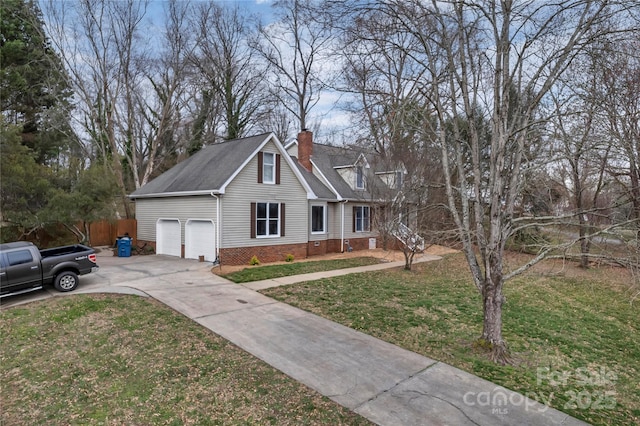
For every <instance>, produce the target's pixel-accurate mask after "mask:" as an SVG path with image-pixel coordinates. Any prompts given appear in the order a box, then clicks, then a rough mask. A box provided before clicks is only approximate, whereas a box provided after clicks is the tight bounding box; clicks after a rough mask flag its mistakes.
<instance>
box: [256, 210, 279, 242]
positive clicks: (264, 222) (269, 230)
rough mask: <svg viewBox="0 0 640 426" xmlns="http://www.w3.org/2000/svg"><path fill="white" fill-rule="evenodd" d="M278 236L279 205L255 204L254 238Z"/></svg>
mask: <svg viewBox="0 0 640 426" xmlns="http://www.w3.org/2000/svg"><path fill="white" fill-rule="evenodd" d="M279 236H280V203H256V237H258V238H260V237H279Z"/></svg>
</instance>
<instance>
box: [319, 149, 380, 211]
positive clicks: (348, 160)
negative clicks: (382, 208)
mask: <svg viewBox="0 0 640 426" xmlns="http://www.w3.org/2000/svg"><path fill="white" fill-rule="evenodd" d="M376 155H377V154H374V153H365V152H363V151H361V150H355V149H351V148H344V147H338V146H332V145H323V144H319V143H314V144H313V154H312V156H311V163H312V164H313V167H315V168H316V170H317V172H318V173H319V174H320V175H321V176H322V177H323V178H324V180H325V181H326V184H327V185H328V186H329V187H330V188H331V189H333V191H335V193H336V195H337V197H338V199H339V200H373V199H383V198H385V197H386V196H387V195H388V191H389V188H388V187H387V186H386V185H385V184H384V182H383V181H382V180H381V179H380V178H379V177H378V176H376V174H375V171H376V170H374V167H372V166H370V165H371V164H373V165H374V166H375V164H377V161H375V157H376ZM361 163H362V164H363V165H364V171H365V179H366V182H367V183H366V185H365V189H364V190H360V189H353V188H352V186H351V185H350V184H349V182H347V181H345V180H344V178H343V177H342V175H341V174H340V172H339V171H338V169H344V168H351V167H355V166H356V165H358V164H361Z"/></svg>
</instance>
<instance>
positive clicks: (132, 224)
mask: <svg viewBox="0 0 640 426" xmlns="http://www.w3.org/2000/svg"><path fill="white" fill-rule="evenodd" d="M137 232H138V222H137V221H136V220H135V219H118V220H116V221H108V220H101V221H99V222H92V223H91V224H90V225H89V244H91V246H92V247H97V246H113V245H114V244H115V242H116V239H117V238H118V237H121V236H123V235H124V234H129V236H130V237H131V238H133V244H136V243H137V237H136V236H137Z"/></svg>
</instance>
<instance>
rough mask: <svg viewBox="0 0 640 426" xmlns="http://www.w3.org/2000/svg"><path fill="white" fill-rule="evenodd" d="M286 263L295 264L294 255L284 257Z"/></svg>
mask: <svg viewBox="0 0 640 426" xmlns="http://www.w3.org/2000/svg"><path fill="white" fill-rule="evenodd" d="M284 260H285V262H293V255H292V254H291V253H289V254H288V255H286V256H285V257H284Z"/></svg>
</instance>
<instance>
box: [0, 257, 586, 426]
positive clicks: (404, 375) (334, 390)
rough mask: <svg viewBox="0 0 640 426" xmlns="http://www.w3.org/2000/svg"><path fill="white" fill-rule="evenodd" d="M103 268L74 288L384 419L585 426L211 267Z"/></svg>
mask: <svg viewBox="0 0 640 426" xmlns="http://www.w3.org/2000/svg"><path fill="white" fill-rule="evenodd" d="M98 264H99V265H100V268H101V269H100V271H99V272H98V273H95V274H90V275H87V276H83V277H81V283H80V287H79V288H78V289H77V290H76V291H75V292H74V293H87V292H109V291H115V292H124V293H131V294H139V295H148V296H151V297H153V298H155V299H157V300H159V301H161V302H163V303H165V304H166V305H168V306H170V307H172V308H173V309H175V310H177V311H178V312H181V313H182V314H184V315H186V316H187V317H189V318H191V319H193V320H194V321H197V322H198V323H200V324H201V325H203V326H204V327H207V328H209V329H210V330H212V331H213V332H215V333H217V334H219V335H221V336H223V337H224V338H226V339H228V340H229V341H231V342H232V343H234V344H236V345H237V346H239V347H241V348H243V349H244V350H246V351H247V352H249V353H251V354H253V355H254V356H256V357H258V358H260V359H262V360H264V361H265V362H267V363H268V364H270V365H272V366H273V367H275V368H277V369H279V370H280V371H282V372H284V373H285V374H287V375H289V376H290V377H292V378H294V379H296V380H298V381H299V382H301V383H304V384H306V385H307V386H309V387H311V388H312V389H314V390H316V391H318V392H319V393H321V394H323V395H325V396H328V397H329V398H331V399H333V400H334V401H336V402H338V403H339V404H341V405H343V406H345V407H347V408H349V409H351V410H353V411H355V412H357V413H359V414H361V415H363V416H364V417H366V418H368V419H369V420H371V421H373V422H375V423H377V424H380V425H432V424H433V425H487V426H488V425H515V424H518V425H561V424H562V425H582V424H585V423H583V422H580V421H578V420H576V419H574V418H572V417H570V416H568V415H566V414H564V413H562V412H560V411H557V410H554V409H551V408H548V407H546V406H544V405H541V404H539V403H537V402H535V401H533V400H530V399H528V398H526V397H524V396H523V395H520V394H517V393H515V392H512V391H510V390H507V389H504V388H501V387H499V386H497V385H495V384H493V383H491V382H488V381H486V380H483V379H480V378H478V377H476V376H474V375H472V374H469V373H466V372H464V371H461V370H459V369H457V368H454V367H451V366H449V365H447V364H444V363H441V362H438V361H435V360H432V359H429V358H427V357H424V356H421V355H418V354H416V353H413V352H410V351H407V350H405V349H402V348H399V347H397V346H394V345H392V344H389V343H386V342H384V341H382V340H379V339H376V338H373V337H371V336H368V335H366V334H363V333H360V332H358V331H355V330H352V329H350V328H347V327H344V326H342V325H340V324H337V323H334V322H332V321H329V320H326V319H324V318H321V317H319V316H316V315H313V314H311V313H309V312H306V311H302V310H300V309H297V308H294V307H292V306H289V305H286V304H284V303H281V302H278V301H276V300H273V299H271V298H268V297H266V296H264V295H262V294H260V293H257V292H255V291H253V290H251V289H249V288H247V287H244V286H241V285H237V284H234V283H231V282H229V281H227V280H225V279H224V278H221V277H218V276H216V275H213V274H212V273H211V272H210V269H211V265H210V264H209V263H200V262H198V261H192V260H185V259H178V258H174V257H167V256H135V257H130V258H118V257H111V256H105V255H104V254H103V255H101V256H99V259H98ZM46 293H47V297H52V295H60V293H56V292H55V291H54V290H51V291H47V292H46ZM41 296H42V295H39V296H38V295H34V296H32V297H34V300H35V298H37V297H41ZM23 297H24V296H23ZM3 305H4V303H3Z"/></svg>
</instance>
